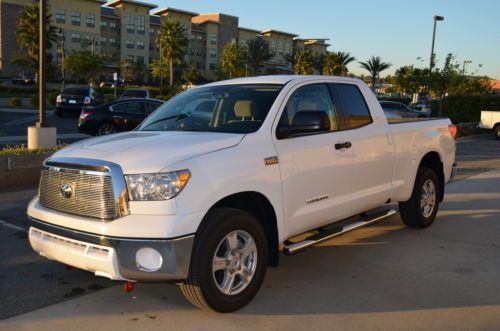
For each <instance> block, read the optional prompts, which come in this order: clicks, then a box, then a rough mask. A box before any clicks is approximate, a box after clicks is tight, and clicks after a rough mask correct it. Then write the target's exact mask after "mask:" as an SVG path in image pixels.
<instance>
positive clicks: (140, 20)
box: [137, 16, 146, 34]
mask: <svg viewBox="0 0 500 331" xmlns="http://www.w3.org/2000/svg"><path fill="white" fill-rule="evenodd" d="M145 32H146V18H145V17H144V16H137V33H138V34H144V33H145Z"/></svg>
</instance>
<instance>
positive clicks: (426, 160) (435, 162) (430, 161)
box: [418, 151, 444, 201]
mask: <svg viewBox="0 0 500 331" xmlns="http://www.w3.org/2000/svg"><path fill="white" fill-rule="evenodd" d="M420 167H427V168H431V169H433V170H434V171H435V172H436V174H437V176H438V179H439V187H440V195H439V201H443V199H444V166H443V161H442V158H441V155H440V154H439V153H438V152H436V151H432V152H428V153H427V154H425V155H424V156H423V157H422V159H421V160H420V163H419V165H418V168H420Z"/></svg>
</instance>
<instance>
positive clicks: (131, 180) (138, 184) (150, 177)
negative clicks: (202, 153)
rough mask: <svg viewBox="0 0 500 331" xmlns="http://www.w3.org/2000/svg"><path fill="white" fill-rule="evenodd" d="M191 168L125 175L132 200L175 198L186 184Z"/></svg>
mask: <svg viewBox="0 0 500 331" xmlns="http://www.w3.org/2000/svg"><path fill="white" fill-rule="evenodd" d="M190 176H191V173H190V172H189V170H180V171H173V172H165V173H157V174H139V175H125V180H126V181H127V187H128V192H129V197H130V200H136V201H159V200H168V199H172V198H175V197H176V196H177V195H178V194H179V193H180V192H181V191H182V188H183V187H184V186H185V185H186V183H187V181H188V180H189V177H190Z"/></svg>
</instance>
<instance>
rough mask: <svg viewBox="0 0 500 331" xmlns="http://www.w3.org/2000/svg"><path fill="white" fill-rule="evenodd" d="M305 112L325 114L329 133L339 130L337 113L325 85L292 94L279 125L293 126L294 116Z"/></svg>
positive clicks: (307, 87) (314, 85) (311, 86)
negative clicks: (328, 120) (328, 122)
mask: <svg viewBox="0 0 500 331" xmlns="http://www.w3.org/2000/svg"><path fill="white" fill-rule="evenodd" d="M306 111H322V112H325V113H326V114H327V115H328V118H329V119H330V131H337V130H338V129H339V125H338V123H339V121H338V117H337V111H336V109H335V106H334V104H333V102H332V97H331V95H330V91H329V90H328V87H327V86H326V85H325V84H313V85H307V86H303V87H300V88H298V89H297V90H296V91H295V92H293V94H292V95H291V96H290V98H289V99H288V101H287V103H286V106H285V109H284V110H283V114H282V115H281V118H280V124H279V125H280V126H281V125H293V120H294V118H295V116H296V114H297V113H299V112H306Z"/></svg>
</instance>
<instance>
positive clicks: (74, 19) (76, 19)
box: [71, 11, 81, 25]
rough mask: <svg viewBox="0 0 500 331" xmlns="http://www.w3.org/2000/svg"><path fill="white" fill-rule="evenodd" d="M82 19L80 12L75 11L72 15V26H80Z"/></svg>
mask: <svg viewBox="0 0 500 331" xmlns="http://www.w3.org/2000/svg"><path fill="white" fill-rule="evenodd" d="M80 21H81V17H80V12H79V11H74V12H72V13H71V24H73V25H80Z"/></svg>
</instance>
